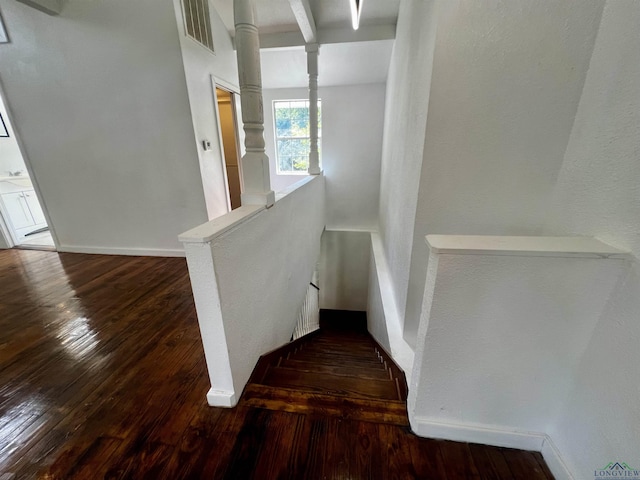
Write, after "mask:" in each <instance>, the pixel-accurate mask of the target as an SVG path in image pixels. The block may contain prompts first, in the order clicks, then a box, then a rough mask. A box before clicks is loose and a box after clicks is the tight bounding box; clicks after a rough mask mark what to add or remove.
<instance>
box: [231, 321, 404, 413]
mask: <svg viewBox="0 0 640 480" xmlns="http://www.w3.org/2000/svg"><path fill="white" fill-rule="evenodd" d="M406 398H407V384H406V380H405V377H404V373H403V372H402V370H400V369H399V368H398V366H397V365H396V364H395V363H394V362H393V360H392V359H391V358H390V357H389V356H388V355H387V353H386V352H385V351H384V350H383V349H382V347H380V345H378V343H377V342H376V341H375V340H374V339H373V338H372V337H371V335H369V333H368V332H367V330H366V317H365V314H364V313H363V312H342V311H331V310H330V311H325V310H323V311H322V312H321V318H320V330H317V331H315V332H313V333H311V334H309V335H305V336H304V337H301V338H299V339H298V340H295V341H293V342H291V343H289V344H287V345H285V346H283V347H281V348H279V349H277V350H275V351H273V352H271V353H268V354H266V355H264V356H262V357H261V358H260V360H259V362H258V365H257V366H256V368H255V370H254V372H253V375H252V376H251V379H250V380H249V383H248V384H247V386H246V388H245V390H244V393H243V396H242V399H241V403H242V404H244V405H246V406H251V407H258V408H265V409H269V410H283V411H287V412H294V413H304V414H313V413H317V414H322V415H329V416H336V417H340V418H345V419H347V418H348V419H354V420H361V421H375V422H378V423H389V424H393V425H401V426H406V425H408V419H407V412H406V405H405V401H406Z"/></svg>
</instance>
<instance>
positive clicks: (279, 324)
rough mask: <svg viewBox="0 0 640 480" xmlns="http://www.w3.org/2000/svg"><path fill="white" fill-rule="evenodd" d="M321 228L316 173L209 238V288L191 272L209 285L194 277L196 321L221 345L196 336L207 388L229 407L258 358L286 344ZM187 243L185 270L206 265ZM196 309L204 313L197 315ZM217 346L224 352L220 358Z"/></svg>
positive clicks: (319, 184)
mask: <svg viewBox="0 0 640 480" xmlns="http://www.w3.org/2000/svg"><path fill="white" fill-rule="evenodd" d="M242 208H246V207H242ZM235 212H238V210H235V211H234V213H235ZM234 213H231V214H229V215H234ZM223 218H224V217H223ZM323 229H324V177H322V176H317V177H313V178H312V179H310V181H308V183H306V184H304V185H302V186H301V187H299V188H298V189H296V190H294V191H292V192H291V193H289V194H288V195H286V196H284V197H282V198H280V199H278V201H277V202H276V203H275V205H274V206H273V207H271V208H269V209H267V210H263V211H261V212H260V213H258V214H257V215H254V216H252V217H251V218H249V219H248V220H247V221H246V222H244V223H241V224H239V225H238V226H236V227H233V228H231V229H230V230H227V231H225V232H224V233H222V234H221V235H220V236H218V237H216V238H214V239H213V240H211V243H210V255H211V256H212V258H213V263H212V269H211V270H213V271H214V272H213V273H214V277H215V282H216V283H217V286H216V285H215V284H214V283H212V282H211V280H207V279H208V278H210V277H211V275H208V274H207V271H204V273H203V275H199V276H198V278H200V279H203V282H207V281H208V282H209V283H208V284H207V285H205V287H204V288H201V286H202V284H201V283H195V282H194V298H195V300H196V306H197V308H198V321H199V322H200V324H201V325H202V324H205V325H208V328H209V331H210V332H214V333H215V332H218V333H220V332H224V340H223V343H224V345H222V344H221V343H220V339H219V338H218V336H216V335H214V334H212V335H209V336H208V337H205V335H203V342H204V349H205V352H206V355H207V362H208V368H209V370H210V372H211V371H212V370H214V374H211V373H210V377H211V381H212V385H211V387H212V390H211V392H210V393H213V394H215V392H222V393H223V396H226V398H231V399H232V400H231V402H230V403H231V404H233V403H234V401H237V400H238V399H239V397H240V394H241V393H242V389H243V388H244V386H245V384H246V382H247V380H248V379H249V376H250V375H251V372H252V370H253V368H254V367H255V364H256V362H257V360H258V358H259V357H260V355H262V354H264V353H266V352H268V351H270V350H273V349H274V348H277V347H279V346H281V345H283V344H285V343H286V342H288V341H289V339H290V338H291V334H292V333H293V330H294V327H295V324H296V320H297V315H298V311H299V309H300V307H301V306H302V303H303V300H304V297H305V295H306V292H307V287H308V285H309V282H310V281H311V277H312V275H313V272H314V270H315V267H316V263H317V261H318V256H319V254H320V236H321V234H322V230H323ZM190 248H191V247H189V248H188V249H187V254H188V257H187V258H188V260H189V269H190V271H191V270H192V269H193V270H194V271H196V272H199V271H200V270H201V269H205V270H206V269H207V265H206V262H192V261H191V259H189V249H190ZM194 248H195V247H194ZM196 253H197V252H196ZM192 279H193V275H192ZM192 281H193V280H192ZM207 288H208V289H209V290H210V291H207ZM201 312H209V313H210V316H209V317H207V318H203V317H202V316H201ZM211 312H214V313H211ZM201 328H202V327H201ZM203 333H204V331H203ZM220 348H224V349H225V351H226V352H228V362H227V363H225V362H224V358H222V359H221V357H220V352H219V349H220ZM211 359H215V360H217V361H221V363H220V364H217V363H214V364H212V363H211ZM229 376H231V377H232V380H231V381H230V379H229ZM217 381H221V382H222V383H220V384H219V383H216V382H217ZM230 388H232V389H233V390H231V391H230V390H229V389H230ZM234 396H235V398H234ZM212 397H214V395H210V396H209V399H210V401H211V400H212ZM214 398H215V397H214ZM227 406H228V405H227Z"/></svg>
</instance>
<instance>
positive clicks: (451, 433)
mask: <svg viewBox="0 0 640 480" xmlns="http://www.w3.org/2000/svg"><path fill="white" fill-rule="evenodd" d="M409 420H410V423H411V428H412V430H413V431H414V433H415V434H416V435H418V436H420V437H428V438H438V439H442V440H452V441H455V442H468V443H481V444H483V445H492V446H495V447H507V448H518V449H520V450H534V451H536V452H540V451H542V446H543V444H544V442H545V440H546V438H547V436H546V435H545V434H544V433H536V432H517V431H512V430H502V429H497V428H489V427H482V426H476V425H456V424H448V423H437V422H432V421H430V420H427V419H424V418H420V417H416V416H413V415H411V414H409Z"/></svg>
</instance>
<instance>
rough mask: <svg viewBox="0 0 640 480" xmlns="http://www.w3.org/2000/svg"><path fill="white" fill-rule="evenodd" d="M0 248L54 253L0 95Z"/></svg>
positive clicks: (32, 185)
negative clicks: (40, 250) (39, 250)
mask: <svg viewBox="0 0 640 480" xmlns="http://www.w3.org/2000/svg"><path fill="white" fill-rule="evenodd" d="M0 247H3V248H10V247H21V248H33V249H43V250H55V242H54V239H53V236H52V235H51V231H50V230H49V225H48V223H47V219H46V217H45V214H44V211H43V208H42V206H41V205H40V200H39V198H38V195H37V194H36V185H34V181H33V179H32V176H31V175H30V173H29V168H28V167H27V162H26V161H25V159H24V157H23V154H22V149H21V148H20V143H19V141H18V138H17V135H16V132H15V129H14V128H13V124H12V123H11V118H10V115H9V109H8V108H7V103H6V99H5V98H4V97H3V95H2V92H1V91H0Z"/></svg>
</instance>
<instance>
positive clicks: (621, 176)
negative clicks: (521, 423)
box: [546, 0, 640, 478]
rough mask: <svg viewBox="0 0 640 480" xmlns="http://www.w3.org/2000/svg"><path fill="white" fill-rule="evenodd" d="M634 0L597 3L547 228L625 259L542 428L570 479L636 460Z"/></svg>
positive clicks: (638, 139) (639, 226)
mask: <svg viewBox="0 0 640 480" xmlns="http://www.w3.org/2000/svg"><path fill="white" fill-rule="evenodd" d="M638 25H640V4H638V2H635V1H632V0H619V1H607V2H606V6H605V9H604V12H603V16H602V23H601V25H600V30H599V33H598V37H597V41H596V44H595V48H594V52H593V58H592V59H591V65H590V68H589V73H588V75H587V78H586V81H585V84H584V90H583V93H582V98H581V100H580V106H579V108H578V112H577V116H576V120H575V123H574V126H573V130H572V132H571V137H570V140H569V144H568V146H567V151H566V154H565V158H564V163H563V165H562V169H561V171H560V176H559V180H558V183H557V186H556V189H555V193H554V197H553V209H552V210H551V211H550V214H549V219H548V223H547V225H546V228H547V230H549V231H554V232H566V233H576V234H581V235H595V236H598V237H599V238H602V239H604V240H606V241H608V242H609V243H611V244H614V245H616V246H618V247H620V248H624V249H629V250H630V251H632V252H633V254H634V255H635V258H636V260H635V262H634V264H633V267H632V269H631V271H630V272H629V275H628V276H627V277H626V278H624V279H623V281H621V282H620V284H619V285H618V288H617V290H616V291H615V292H614V294H613V295H612V296H611V298H610V300H609V303H608V306H607V309H606V310H605V312H604V313H603V315H602V316H601V317H600V319H599V322H598V325H597V327H596V329H595V331H594V332H593V336H592V338H591V343H590V344H589V346H588V348H587V349H586V351H585V352H584V355H583V357H582V358H581V360H580V364H579V367H578V374H577V376H576V377H575V379H574V381H573V384H572V389H571V393H570V394H569V396H568V397H567V399H566V401H565V403H564V409H563V411H562V413H561V414H560V415H559V417H558V420H557V422H556V423H555V424H554V426H553V428H552V429H551V431H550V433H551V436H552V438H553V439H554V441H555V443H556V444H557V446H558V447H559V448H560V450H561V451H562V453H563V455H564V458H565V460H566V461H567V463H568V464H569V466H570V468H571V470H572V471H573V472H575V476H576V478H591V477H592V475H593V470H595V469H599V468H602V467H603V466H604V465H606V464H607V463H609V462H610V461H612V460H613V459H617V460H620V461H625V462H627V463H628V464H629V465H631V466H633V467H636V468H637V466H638V465H640V454H639V453H638V452H640V436H639V435H638V425H640V392H639V390H638V385H639V384H640V369H638V355H637V353H638V344H639V343H640V322H639V321H638V312H640V263H639V261H638V258H640V223H639V222H638V219H639V218H640V87H639V85H640V30H639V29H638Z"/></svg>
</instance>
